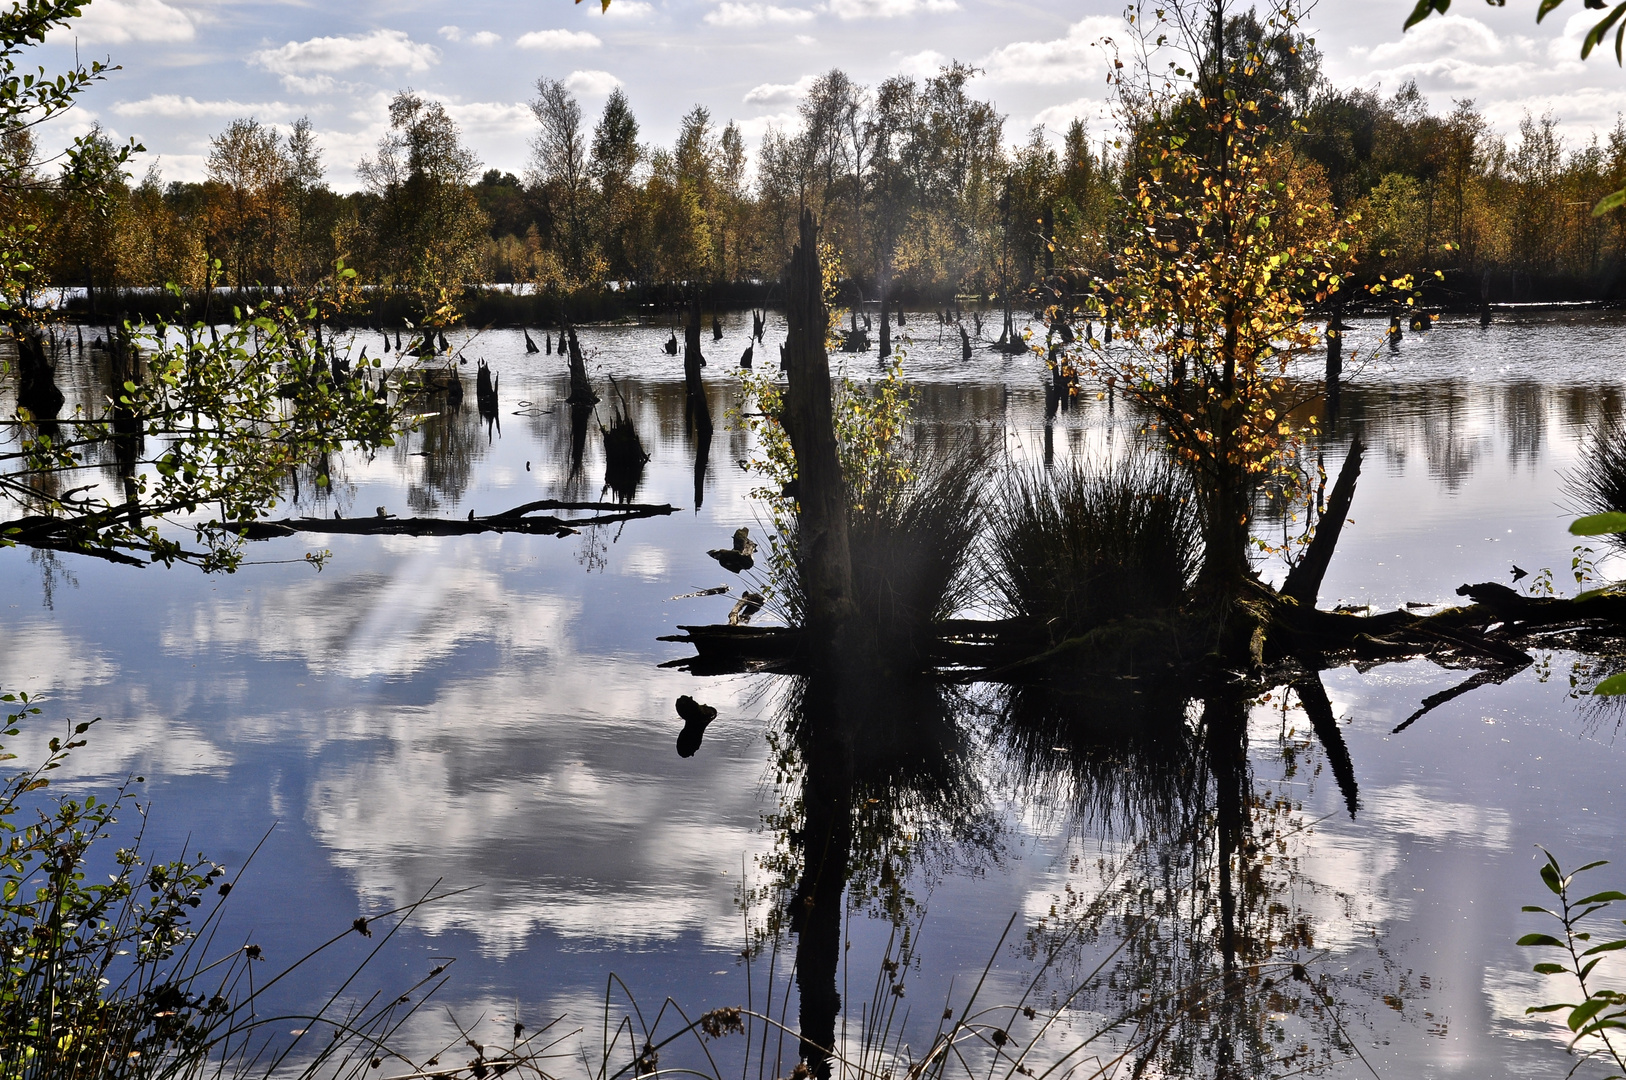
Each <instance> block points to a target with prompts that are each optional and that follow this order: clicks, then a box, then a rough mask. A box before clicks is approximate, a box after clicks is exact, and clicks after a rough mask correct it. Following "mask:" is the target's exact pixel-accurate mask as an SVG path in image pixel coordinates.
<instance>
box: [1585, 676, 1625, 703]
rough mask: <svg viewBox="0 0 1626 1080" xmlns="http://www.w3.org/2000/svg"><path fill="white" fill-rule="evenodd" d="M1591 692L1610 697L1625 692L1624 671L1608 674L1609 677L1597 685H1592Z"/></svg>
mask: <svg viewBox="0 0 1626 1080" xmlns="http://www.w3.org/2000/svg"><path fill="white" fill-rule="evenodd" d="M1592 692H1593V693H1594V694H1599V695H1602V696H1604V697H1612V696H1614V695H1617V694H1626V672H1622V673H1621V674H1619V675H1611V676H1609V678H1607V679H1605V680H1604V681H1603V682H1601V683H1599V684H1598V685H1597V686H1594V687H1593V688H1592Z"/></svg>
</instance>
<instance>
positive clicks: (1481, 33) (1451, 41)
mask: <svg viewBox="0 0 1626 1080" xmlns="http://www.w3.org/2000/svg"><path fill="white" fill-rule="evenodd" d="M1507 50H1508V46H1507V44H1506V43H1504V42H1503V41H1502V39H1501V38H1499V37H1498V36H1497V34H1496V31H1494V30H1492V29H1491V28H1490V27H1488V26H1486V25H1485V24H1484V23H1482V22H1480V21H1479V20H1478V19H1470V18H1467V17H1466V16H1463V15H1446V16H1444V17H1443V18H1438V19H1426V20H1424V21H1423V22H1421V23H1419V24H1418V25H1417V26H1414V27H1412V28H1411V29H1410V30H1408V31H1406V33H1405V35H1404V36H1402V37H1401V38H1400V39H1399V40H1398V41H1386V42H1383V43H1382V44H1380V45H1376V46H1373V47H1372V48H1371V49H1370V50H1367V49H1361V48H1356V49H1352V50H1351V51H1352V52H1355V53H1356V54H1357V55H1360V54H1364V55H1365V56H1366V58H1367V60H1368V61H1370V62H1371V63H1373V64H1390V65H1398V64H1411V63H1417V62H1419V61H1426V60H1433V59H1437V58H1439V57H1442V56H1454V57H1457V58H1458V59H1462V60H1485V59H1490V58H1493V57H1498V56H1503V55H1506V53H1507Z"/></svg>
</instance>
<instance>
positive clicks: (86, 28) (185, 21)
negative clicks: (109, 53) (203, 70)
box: [63, 0, 197, 45]
mask: <svg viewBox="0 0 1626 1080" xmlns="http://www.w3.org/2000/svg"><path fill="white" fill-rule="evenodd" d="M70 35H71V36H72V37H75V38H78V39H79V40H81V41H86V42H98V43H100V42H105V43H107V44H109V45H122V44H124V43H126V42H130V41H191V40H192V39H193V38H194V37H195V36H197V16H195V15H192V14H191V13H189V12H186V11H182V10H181V9H180V8H178V7H174V6H172V5H170V4H166V3H164V0H96V3H94V4H89V5H87V6H86V8H85V14H84V15H82V16H80V17H79V18H77V19H75V20H74V21H73V22H72V23H70V24H69V25H68V27H67V29H66V30H65V31H64V32H63V36H70Z"/></svg>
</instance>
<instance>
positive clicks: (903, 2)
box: [830, 0, 960, 19]
mask: <svg viewBox="0 0 1626 1080" xmlns="http://www.w3.org/2000/svg"><path fill="white" fill-rule="evenodd" d="M958 10H960V5H959V4H958V3H956V2H955V0H830V13H831V14H833V15H835V16H836V17H837V18H842V19H897V18H901V17H903V16H905V15H919V14H921V13H923V12H924V13H926V14H931V15H939V14H942V13H943V12H946V11H958Z"/></svg>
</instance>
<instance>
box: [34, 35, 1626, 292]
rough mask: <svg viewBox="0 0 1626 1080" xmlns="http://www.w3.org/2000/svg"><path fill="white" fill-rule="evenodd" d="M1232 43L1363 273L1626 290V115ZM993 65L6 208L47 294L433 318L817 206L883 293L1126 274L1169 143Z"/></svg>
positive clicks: (669, 257) (554, 122)
mask: <svg viewBox="0 0 1626 1080" xmlns="http://www.w3.org/2000/svg"><path fill="white" fill-rule="evenodd" d="M1226 33H1227V35H1228V37H1230V38H1232V39H1233V42H1234V44H1235V45H1236V47H1237V48H1238V49H1254V50H1257V51H1258V53H1259V55H1260V56H1261V57H1262V58H1263V60H1264V62H1263V63H1262V64H1261V65H1260V67H1259V69H1258V70H1257V71H1256V72H1255V73H1254V74H1253V75H1252V76H1251V77H1252V78H1254V79H1256V80H1258V81H1259V82H1260V83H1261V85H1263V86H1264V87H1265V88H1266V89H1268V90H1269V91H1270V93H1269V94H1268V95H1266V97H1265V98H1264V99H1263V100H1269V101H1271V102H1273V103H1275V104H1274V106H1273V108H1272V110H1271V115H1270V116H1268V117H1266V118H1265V119H1266V120H1267V122H1269V123H1271V124H1273V125H1276V126H1278V127H1279V128H1280V130H1281V133H1282V136H1283V138H1284V139H1285V140H1286V141H1288V142H1289V143H1291V144H1292V145H1293V147H1294V151H1295V154H1296V156H1297V158H1298V160H1299V161H1300V162H1301V163H1302V165H1303V169H1304V170H1305V171H1306V172H1307V174H1308V178H1307V179H1308V182H1311V183H1316V184H1321V185H1324V186H1325V188H1326V190H1327V193H1328V195H1329V197H1330V200H1331V202H1332V204H1333V205H1334V207H1335V208H1336V210H1337V211H1338V212H1339V213H1340V214H1342V215H1345V216H1348V217H1350V218H1352V219H1353V220H1354V221H1355V225H1356V228H1355V235H1354V238H1353V244H1354V252H1353V254H1354V256H1355V261H1354V267H1355V269H1354V276H1355V278H1356V280H1357V281H1364V282H1367V283H1372V282H1376V281H1379V280H1380V279H1387V280H1392V279H1393V278H1396V277H1400V276H1403V275H1407V274H1412V275H1419V276H1421V275H1424V274H1427V275H1429V276H1430V277H1432V272H1433V271H1440V272H1441V273H1443V274H1444V275H1445V279H1446V284H1445V286H1443V287H1441V286H1436V287H1435V289H1436V292H1437V293H1440V298H1441V299H1443V300H1444V301H1445V302H1450V301H1452V300H1455V301H1458V302H1461V303H1464V304H1470V303H1477V302H1478V301H1479V300H1480V299H1482V298H1483V297H1484V296H1485V295H1486V294H1487V290H1488V295H1490V296H1492V297H1493V298H1494V299H1497V300H1536V299H1580V298H1594V297H1598V298H1601V297H1608V296H1613V295H1615V294H1616V293H1618V292H1619V290H1620V285H1619V282H1618V279H1619V270H1620V268H1621V266H1622V263H1623V260H1626V219H1623V218H1622V216H1621V213H1620V212H1619V211H1616V212H1613V213H1610V214H1607V215H1604V216H1602V217H1594V216H1593V215H1592V214H1591V212H1590V211H1591V207H1592V205H1593V203H1595V202H1596V201H1597V199H1598V198H1600V197H1601V196H1603V195H1604V194H1606V193H1608V192H1610V191H1613V190H1615V189H1617V188H1620V187H1623V186H1626V120H1617V122H1616V124H1615V127H1614V128H1613V130H1612V131H1610V132H1609V133H1608V134H1607V135H1606V136H1605V137H1603V138H1601V139H1600V138H1598V137H1594V138H1592V139H1591V140H1589V141H1587V142H1585V143H1582V144H1578V145H1572V144H1569V143H1567V142H1566V140H1565V139H1564V138H1563V137H1562V136H1561V135H1560V134H1559V132H1558V126H1557V122H1556V120H1555V119H1554V118H1553V117H1552V116H1550V115H1548V116H1542V117H1530V116H1527V117H1525V119H1524V121H1523V123H1522V124H1521V125H1520V128H1519V131H1518V133H1517V134H1516V135H1515V136H1513V137H1511V138H1508V137H1504V136H1502V135H1500V134H1497V133H1496V132H1495V131H1494V130H1493V129H1492V128H1491V126H1490V124H1489V123H1488V122H1487V120H1486V118H1485V116H1484V115H1483V113H1482V112H1481V111H1480V110H1479V109H1478V108H1477V107H1476V106H1475V104H1474V102H1472V101H1471V100H1459V101H1456V102H1454V104H1453V107H1452V108H1451V109H1450V110H1449V111H1448V112H1445V113H1443V114H1441V113H1437V112H1434V111H1432V110H1431V109H1430V108H1429V106H1428V104H1427V102H1426V101H1425V99H1424V98H1423V96H1422V94H1421V93H1420V92H1419V90H1418V88H1417V87H1416V85H1415V84H1414V83H1409V82H1408V83H1406V84H1404V85H1403V86H1401V87H1400V88H1399V89H1398V90H1396V91H1395V92H1394V93H1392V94H1387V95H1385V94H1383V93H1381V92H1379V91H1376V90H1369V89H1345V88H1339V87H1335V86H1333V85H1331V83H1330V82H1329V81H1328V80H1327V79H1326V77H1325V76H1324V74H1323V73H1322V71H1321V66H1320V58H1319V54H1318V53H1317V51H1316V49H1315V46H1314V45H1313V43H1311V42H1310V41H1309V40H1308V39H1306V38H1303V37H1301V36H1293V35H1288V36H1282V35H1280V34H1277V35H1276V36H1275V37H1271V35H1270V33H1269V32H1267V31H1266V30H1265V29H1264V28H1263V27H1262V26H1261V25H1260V24H1259V23H1258V22H1257V21H1256V20H1255V19H1254V18H1253V17H1252V16H1250V15H1241V16H1237V17H1235V18H1233V19H1231V20H1230V23H1229V25H1228V26H1227V29H1226ZM976 74H977V72H976V69H974V68H972V67H970V66H969V65H966V64H964V63H959V62H953V63H950V64H948V65H946V66H944V67H943V68H942V69H941V70H940V71H939V72H938V73H937V74H936V75H933V76H930V77H928V78H924V79H916V78H912V77H909V76H902V75H899V76H894V77H892V78H889V79H886V80H885V81H883V82H881V83H880V84H879V85H878V86H874V87H868V86H864V85H861V84H859V83H857V82H855V81H854V80H853V79H852V78H850V77H849V76H848V75H847V74H846V73H844V72H842V71H840V70H832V71H830V72H829V73H827V74H825V75H823V76H821V77H819V78H818V79H816V80H814V82H813V83H812V85H811V87H810V89H809V90H808V92H807V94H806V96H805V97H804V98H803V100H802V101H801V103H800V105H799V107H798V112H799V117H800V125H799V130H796V131H789V130H783V129H779V128H770V129H769V130H768V131H767V133H766V134H765V135H764V136H763V137H762V139H761V140H760V142H759V143H758V144H757V146H756V147H755V149H754V151H753V150H751V149H750V148H748V147H747V145H746V140H745V138H744V136H743V135H742V133H741V130H740V127H739V125H738V124H736V123H734V122H732V121H729V122H727V123H723V124H721V125H719V124H718V123H717V122H716V120H715V119H714V118H713V116H712V115H711V113H710V111H709V110H707V109H706V108H705V107H703V106H698V105H697V106H695V107H694V108H693V109H691V110H690V111H689V112H688V113H686V114H685V115H684V116H683V118H682V121H681V123H680V125H679V131H678V135H677V138H676V140H675V142H674V143H673V144H672V145H670V146H664V145H658V144H653V143H648V142H645V141H642V139H641V137H640V135H641V127H640V123H639V121H638V119H637V117H636V116H635V114H634V112H633V109H632V106H631V103H630V102H629V101H628V99H627V97H626V95H625V94H624V93H623V92H622V91H621V90H620V89H616V90H614V91H612V93H611V94H610V95H609V98H608V100H607V101H606V102H605V104H604V107H603V110H602V112H601V113H600V114H599V116H598V118H597V119H596V121H591V122H590V121H589V120H588V118H586V117H584V115H583V112H582V109H581V106H580V103H579V102H578V101H577V100H576V99H575V98H574V97H573V95H572V94H571V93H570V91H569V90H568V89H567V88H566V86H565V85H564V84H563V83H562V82H561V81H559V80H556V79H550V78H541V79H539V80H538V81H537V83H536V85H535V96H534V98H533V99H532V100H531V102H530V108H531V112H532V114H533V116H534V118H535V121H536V126H535V128H534V131H533V137H532V141H531V154H530V159H529V166H528V168H527V169H526V170H525V172H524V175H523V176H516V175H514V174H513V173H508V172H502V171H500V170H496V169H483V168H482V165H481V163H480V161H479V159H478V157H477V156H476V155H475V154H474V153H473V151H472V150H470V149H469V147H468V146H467V145H466V143H465V141H464V138H463V135H462V133H461V131H460V130H459V129H458V125H457V124H456V122H455V121H454V120H453V118H452V117H451V116H450V115H449V114H448V112H447V111H446V109H445V108H444V106H443V105H442V104H441V103H439V102H436V101H433V100H431V99H428V98H426V97H424V96H423V95H420V94H416V93H413V92H411V91H402V92H401V93H399V94H397V95H396V97H395V98H394V100H393V101H392V102H391V104H390V109H389V117H390V127H389V129H388V131H387V133H386V134H385V135H384V137H383V138H382V139H381V141H380V143H379V144H378V146H377V148H376V150H375V152H374V153H373V154H372V155H370V156H368V157H366V158H365V159H364V160H362V161H361V162H359V163H358V164H357V169H356V172H357V175H358V177H359V178H360V180H361V186H360V188H359V189H358V190H356V191H353V192H348V193H340V192H336V191H334V190H333V189H332V187H331V186H330V185H329V184H328V182H327V179H326V169H325V163H324V161H323V155H322V152H321V149H320V147H319V145H318V141H317V138H316V135H315V133H314V131H313V130H312V127H311V124H310V122H309V120H308V119H301V120H299V121H297V122H295V123H294V124H293V125H292V127H291V129H289V130H287V131H286V133H284V132H281V131H279V130H278V129H276V128H274V127H272V126H270V125H267V124H264V123H261V122H259V121H258V120H256V119H254V118H242V119H238V120H233V121H232V122H231V123H229V124H228V125H227V126H226V127H225V129H224V130H223V131H221V132H220V133H219V134H217V135H216V136H214V137H213V138H212V139H211V140H210V150H209V155H208V159H207V165H206V177H205V179H203V180H202V181H200V182H180V181H170V182H166V181H165V180H164V178H163V176H162V175H161V173H160V171H159V168H158V166H157V164H156V163H155V164H153V165H152V166H150V167H149V168H148V169H147V170H146V173H145V175H144V176H143V177H142V178H141V179H140V180H139V181H134V178H133V176H132V175H131V174H129V173H127V172H125V171H124V165H123V159H122V158H121V155H120V152H119V148H117V147H115V146H114V145H113V143H112V142H111V140H110V139H108V138H107V137H106V136H105V134H102V133H99V132H97V133H94V134H93V136H92V137H91V138H90V140H88V146H89V152H87V153H85V154H82V155H80V156H79V157H77V158H76V159H75V162H74V166H73V168H71V169H65V170H63V171H62V172H61V173H60V174H58V175H37V176H33V177H31V182H30V183H28V184H25V185H20V186H19V187H16V188H13V190H12V198H11V199H10V200H8V201H11V202H12V203H13V205H12V206H10V207H8V208H7V209H8V211H9V212H10V213H11V217H12V220H15V221H18V222H20V223H25V224H26V225H32V226H33V227H34V230H33V232H31V233H30V246H31V247H32V248H33V252H32V256H33V257H32V258H31V260H30V263H29V265H30V268H31V269H30V271H29V272H28V273H27V274H25V275H24V280H25V284H27V285H32V286H35V287H38V286H43V285H75V286H84V287H87V288H88V289H90V290H93V291H96V292H99V293H101V294H102V295H104V296H105V295H107V294H109V293H114V292H117V291H118V290H121V289H132V288H152V287H158V286H163V285H165V284H166V283H175V284H177V285H179V286H181V287H183V288H185V289H193V290H197V289H208V288H210V287H215V286H228V287H232V288H243V289H247V288H252V287H255V286H286V287H305V286H309V285H310V284H311V283H313V282H316V281H318V280H320V279H321V278H322V277H323V275H324V274H327V273H330V272H331V269H332V266H333V265H334V262H335V260H337V259H341V258H342V259H343V260H344V261H345V264H346V265H347V266H350V267H353V268H354V269H356V271H357V272H358V274H359V280H360V281H361V282H363V283H365V284H369V285H374V286H382V287H386V288H387V289H389V290H391V291H393V292H395V293H399V294H401V295H404V296H407V297H410V298H411V306H413V307H415V308H416V309H418V312H419V314H420V315H427V314H428V313H430V312H433V311H435V310H441V309H445V308H446V307H447V306H448V305H453V306H455V305H456V304H457V303H459V302H460V300H461V298H462V297H463V295H464V293H465V291H466V290H467V288H468V287H470V286H473V285H478V284H507V283H519V284H524V285H527V286H531V287H533V288H534V289H535V290H536V291H537V292H539V293H541V294H544V295H547V296H553V297H558V298H559V301H560V303H567V301H566V298H570V297H574V298H578V299H579V298H580V297H582V296H583V295H584V294H591V293H599V294H602V293H603V292H604V290H605V287H606V283H614V284H615V287H616V288H617V289H618V290H622V291H625V290H628V289H633V290H636V289H638V288H651V287H654V288H660V287H670V286H673V285H684V286H691V287H692V286H702V287H704V286H717V285H719V284H721V283H729V282H745V281H757V282H773V281H776V280H778V278H779V277H780V275H781V272H782V269H783V267H784V265H785V263H786V260H787V259H788V258H789V255H790V251H791V247H792V246H793V243H794V241H795V231H796V220H797V215H798V214H799V212H800V211H801V209H802V208H804V207H807V208H811V209H813V210H815V212H816V213H817V214H818V215H819V219H820V221H821V222H823V224H824V236H825V242H826V244H827V245H828V247H829V248H830V249H831V250H832V253H833V256H834V257H835V258H837V259H838V260H839V264H840V273H841V276H842V277H843V278H844V279H845V280H847V281H848V282H849V283H851V284H852V286H854V287H855V289H856V294H857V295H858V296H860V297H862V298H864V299H869V300H875V299H878V298H881V297H894V296H896V297H904V296H907V297H909V298H911V299H913V300H917V301H926V302H933V303H937V302H944V301H946V300H947V299H950V298H952V297H954V296H980V297H984V298H996V297H1000V298H1002V297H1004V296H1007V295H1017V296H1020V295H1022V294H1023V293H1024V292H1025V291H1026V290H1029V289H1030V288H1032V287H1033V286H1034V285H1035V284H1036V283H1037V282H1039V281H1041V280H1043V279H1044V277H1045V275H1046V274H1047V273H1049V272H1051V271H1052V270H1053V269H1054V267H1055V266H1056V265H1057V264H1058V263H1064V264H1066V265H1069V266H1073V267H1082V268H1084V269H1085V270H1088V271H1090V272H1092V273H1094V272H1098V271H1100V270H1101V269H1102V268H1103V267H1105V266H1106V264H1107V263H1108V262H1109V261H1110V260H1109V259H1108V258H1107V253H1109V252H1110V251H1112V250H1116V249H1118V248H1120V247H1121V246H1122V243H1123V241H1124V230H1125V228H1127V227H1128V225H1127V224H1126V222H1125V220H1124V217H1123V215H1122V213H1121V211H1120V209H1119V207H1121V205H1122V203H1121V201H1120V200H1121V198H1122V197H1123V196H1125V195H1127V194H1130V193H1132V192H1133V190H1134V186H1135V184H1136V183H1137V178H1138V177H1139V176H1140V175H1141V174H1142V172H1143V171H1144V169H1145V168H1146V167H1147V166H1148V163H1147V162H1146V161H1142V160H1140V158H1141V157H1142V156H1144V155H1143V154H1142V153H1141V152H1140V151H1139V150H1137V149H1136V148H1137V147H1140V146H1143V145H1145V144H1146V140H1145V138H1143V134H1144V133H1139V132H1129V133H1121V135H1120V137H1119V138H1116V139H1111V138H1099V137H1095V136H1092V134H1091V132H1090V131H1089V130H1088V128H1087V127H1086V126H1085V124H1084V123H1083V122H1082V121H1078V120H1075V121H1073V122H1072V123H1071V125H1070V126H1069V127H1068V128H1067V130H1066V131H1065V132H1064V133H1063V134H1062V137H1061V139H1060V141H1059V145H1058V144H1057V142H1056V141H1055V140H1053V139H1052V138H1051V136H1050V133H1049V132H1047V131H1046V130H1045V129H1043V128H1034V129H1033V130H1032V131H1030V132H1028V133H1027V134H1026V136H1025V137H1024V138H1022V139H1021V140H1019V141H1014V142H1013V141H1010V140H1008V139H1007V132H1006V117H1005V116H1003V115H1002V114H1000V112H999V111H998V109H997V108H996V106H995V104H994V103H993V102H991V101H988V100H985V99H983V98H981V97H979V96H977V95H976V94H975V93H974V92H973V80H974V77H975V76H976ZM1159 122H1160V123H1168V121H1167V120H1165V121H1159ZM1171 131H1172V129H1171ZM1167 134H1168V133H1165V138H1166V137H1167ZM35 151H36V148H35V147H34V146H33V145H32V140H31V135H30V132H29V131H28V130H27V129H18V130H15V131H12V132H10V133H9V134H8V135H7V137H6V145H5V153H6V154H7V155H8V157H10V158H11V160H12V162H14V163H17V165H16V167H18V168H23V167H25V163H27V162H31V161H34V160H36V159H37V156H38V155H37V154H36V152H35ZM87 175H88V176H91V177H93V178H94V183H89V182H87V179H86V177H87ZM88 192H94V193H95V195H94V197H92V196H91V195H90V194H87V193H88ZM104 192H105V193H106V194H107V195H108V196H109V197H108V198H103V197H102V195H103V193H104ZM93 303H94V301H93Z"/></svg>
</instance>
